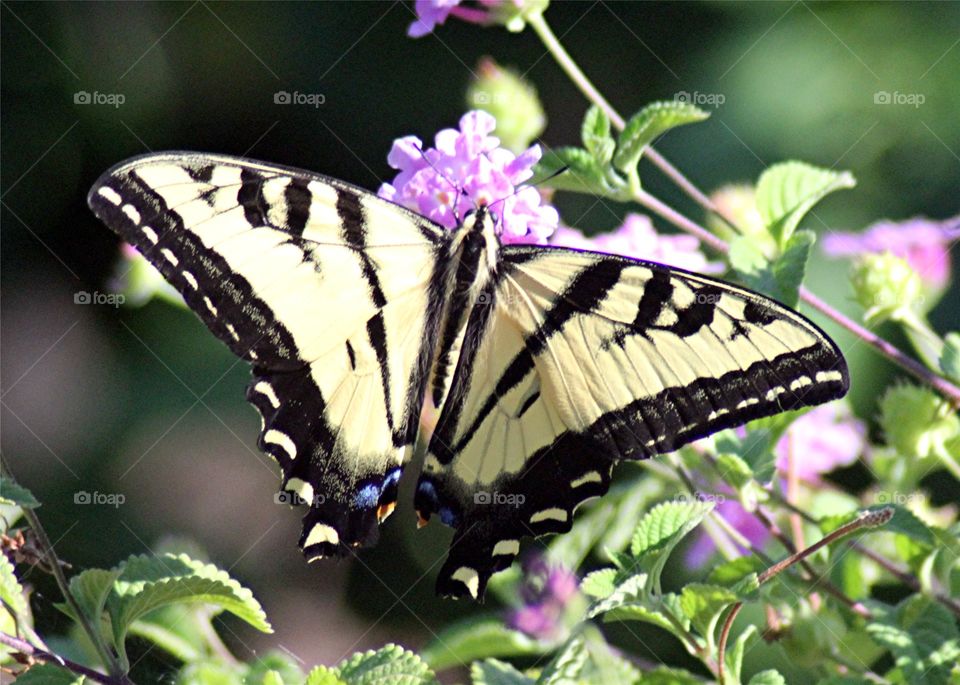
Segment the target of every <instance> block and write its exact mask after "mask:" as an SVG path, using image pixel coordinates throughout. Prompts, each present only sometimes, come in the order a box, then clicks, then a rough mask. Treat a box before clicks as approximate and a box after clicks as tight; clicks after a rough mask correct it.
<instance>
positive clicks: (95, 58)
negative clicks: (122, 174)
mask: <svg viewBox="0 0 960 685" xmlns="http://www.w3.org/2000/svg"><path fill="white" fill-rule="evenodd" d="M546 16H547V19H548V21H550V22H551V24H552V26H553V27H554V30H555V31H556V33H557V34H558V35H559V36H560V37H561V38H562V40H563V42H564V44H565V45H566V46H567V47H568V49H569V50H570V52H571V53H572V54H573V56H574V57H575V58H576V59H577V60H578V62H579V63H580V65H581V66H582V67H583V68H584V69H585V70H586V72H587V73H588V74H589V75H590V76H591V78H593V79H594V81H595V83H596V85H597V86H598V88H599V89H600V90H601V91H602V92H603V93H604V94H605V95H606V96H607V97H608V98H609V99H610V100H611V101H612V102H613V103H614V105H615V106H616V107H617V108H618V109H619V110H620V111H621V113H623V114H625V115H629V114H630V113H632V112H633V111H635V110H637V109H639V108H640V107H641V106H643V105H644V104H646V103H648V102H650V101H652V100H657V99H671V98H673V97H674V96H675V94H676V93H678V92H680V91H686V92H689V93H692V92H700V93H712V94H722V95H723V97H724V103H723V104H722V105H721V106H720V107H719V108H717V109H716V111H715V113H714V116H713V117H712V118H711V119H710V120H709V121H707V122H706V123H703V124H699V125H696V126H693V127H689V128H684V129H682V130H681V131H678V132H675V133H672V134H669V135H668V136H666V138H665V139H663V140H662V141H661V142H660V143H659V144H658V146H657V147H658V149H660V151H661V152H663V153H664V154H665V155H666V156H667V157H668V158H670V159H671V160H672V161H674V163H676V164H677V165H678V166H679V167H680V168H681V169H682V170H684V172H685V173H687V174H688V176H689V177H690V178H691V179H692V180H693V181H694V182H695V183H696V184H698V185H699V186H700V187H701V188H703V189H705V190H708V191H709V190H713V189H715V188H717V187H719V186H720V185H722V184H724V183H727V182H731V181H750V180H755V179H756V177H757V176H758V175H759V173H760V172H762V171H763V169H764V168H765V167H766V166H767V165H769V164H771V163H773V162H776V161H780V160H784V159H793V158H797V159H803V160H805V161H809V162H811V163H814V164H818V165H821V166H825V167H835V168H838V169H849V170H852V171H853V172H854V173H855V175H856V176H857V178H858V181H859V185H858V187H857V188H856V189H855V190H853V191H844V192H842V193H840V194H838V195H836V196H833V197H831V198H830V199H828V200H827V201H826V202H825V203H824V204H823V205H822V206H820V207H818V208H817V209H816V213H815V215H814V216H812V217H810V218H809V219H808V220H807V222H806V223H807V225H809V226H810V227H812V228H814V229H816V230H818V231H821V232H822V231H824V230H828V227H829V229H837V230H859V229H860V228H862V227H864V226H866V225H868V224H869V223H871V222H872V221H874V220H877V219H880V218H884V217H887V218H892V219H903V218H909V217H911V216H914V215H926V216H930V217H934V218H944V217H947V216H950V215H952V214H955V213H956V212H957V209H958V190H960V117H958V112H960V87H958V86H960V77H958V74H960V45H958V42H960V5H958V4H956V3H928V4H925V3H909V4H907V3H900V4H898V3H876V4H872V3H804V2H792V3H791V2H786V3H774V2H769V3H768V2H750V3H692V2H684V3H657V4H654V3H642V4H625V3H578V2H563V3H555V4H554V5H553V6H551V7H550V9H549V10H548V12H547V15H546ZM0 17H2V20H0V21H2V28H0V30H2V36H0V38H2V53H0V57H2V125H0V132H2V139H3V158H2V177H0V181H2V183H0V187H2V213H0V218H2V320H0V322H2V346H3V355H2V392H3V405H2V414H0V418H2V428H3V434H2V437H3V444H2V449H3V453H4V455H5V458H6V459H7V460H8V462H9V463H10V464H11V466H12V468H13V470H14V473H15V475H16V476H17V477H18V478H19V479H20V480H21V481H22V482H23V483H24V484H25V485H27V486H28V487H30V488H31V489H32V490H33V491H34V493H36V495H37V496H38V497H39V498H40V499H41V500H42V501H43V508H42V509H41V510H40V515H41V518H42V520H43V521H44V523H45V524H46V526H47V529H48V531H49V533H50V534H51V537H52V538H53V540H54V541H55V544H56V548H57V551H58V552H59V553H60V555H61V556H62V557H63V558H65V559H67V560H69V561H70V562H71V563H73V564H75V565H76V566H77V567H79V568H83V567H87V566H103V567H108V566H111V565H113V564H114V563H116V562H117V561H118V560H119V559H121V558H123V557H125V556H126V555H129V554H142V553H150V552H151V551H152V550H155V549H157V547H158V545H160V544H162V540H163V538H164V536H166V535H170V534H176V535H180V536H186V537H189V538H191V539H193V540H195V541H196V542H197V543H198V544H199V545H200V546H201V547H202V548H203V549H205V550H206V552H207V553H208V554H209V556H210V558H211V559H212V560H213V561H214V562H216V563H217V564H218V565H220V566H221V567H223V568H228V569H230V572H231V573H232V574H234V575H235V576H237V577H239V578H240V579H241V580H242V581H243V582H244V583H246V584H248V585H249V586H250V587H252V589H253V590H254V592H255V594H256V596H257V597H258V598H259V599H260V600H261V601H262V602H263V604H264V605H265V608H266V610H267V613H268V615H269V616H270V618H271V620H272V621H273V624H274V626H275V628H276V631H277V632H276V634H275V635H274V636H260V635H255V634H253V633H252V631H250V630H248V629H246V628H245V627H243V626H238V625H237V624H235V623H227V624H225V630H226V632H227V636H226V637H227V640H228V642H229V643H230V644H231V646H233V647H234V648H235V649H236V650H237V651H238V653H239V654H240V655H241V656H242V657H244V658H248V657H249V656H250V651H249V650H258V651H259V650H262V649H263V648H265V647H266V646H274V647H276V646H281V647H282V648H284V649H287V650H289V651H290V652H292V653H294V654H296V655H297V656H298V657H299V658H302V659H304V660H305V661H306V662H308V663H314V662H318V661H323V662H333V661H335V660H337V659H339V658H340V657H341V656H343V655H344V654H345V653H347V652H349V651H352V650H355V649H360V648H366V647H370V646H374V645H379V644H381V643H383V642H384V641H386V640H388V639H395V640H400V641H402V642H404V643H405V644H407V645H411V646H417V645H422V644H423V643H424V642H425V641H427V640H428V639H429V638H430V637H431V634H432V633H433V632H434V631H438V630H439V629H440V628H441V626H443V625H444V624H446V623H447V622H448V621H449V620H450V618H452V617H453V616H458V615H462V614H463V613H465V612H466V611H467V607H465V606H464V605H463V604H453V603H449V602H440V601H439V600H436V599H434V598H433V595H432V585H433V581H434V579H435V575H436V569H437V566H436V563H437V562H438V560H439V559H440V557H441V555H442V554H443V552H444V549H445V545H446V544H447V541H448V539H449V531H447V530H446V529H443V528H442V527H441V526H430V527H428V528H427V529H425V530H423V531H420V532H419V533H417V532H416V531H415V529H414V526H413V513H412V510H411V507H409V506H406V502H405V501H404V500H402V501H401V506H400V510H399V512H398V515H397V516H394V517H393V518H391V519H390V521H389V522H388V524H387V525H386V526H385V531H384V532H385V535H384V537H383V541H382V543H381V545H380V546H379V547H378V548H376V549H374V550H369V551H367V552H365V553H364V554H363V555H362V557H361V559H360V561H354V562H341V563H336V562H324V563H321V564H315V565H311V566H309V567H308V566H307V565H306V564H305V563H304V562H303V559H302V557H301V554H300V552H299V551H298V550H297V549H296V546H295V543H296V538H297V535H298V533H299V520H298V519H299V517H298V515H297V514H296V513H295V512H291V511H289V510H288V509H287V507H286V506H277V505H275V504H274V503H273V499H272V496H273V492H274V491H275V488H276V485H277V477H276V472H275V469H274V467H273V465H272V463H271V462H269V461H268V460H267V458H266V457H264V456H263V455H261V454H259V453H258V452H257V450H256V447H255V438H256V430H257V419H256V414H255V412H254V411H253V409H252V408H250V407H248V406H247V405H246V404H245V402H244V401H243V388H244V386H245V384H246V382H247V378H248V374H247V371H246V369H245V368H243V365H241V364H235V363H234V359H233V358H232V357H231V356H230V354H229V353H228V352H227V351H226V349H225V348H223V347H222V346H220V345H219V344H218V343H217V342H216V341H215V340H214V339H213V337H212V336H210V335H209V334H208V333H207V332H206V331H205V329H204V328H203V327H202V325H201V324H200V323H199V322H198V321H197V320H195V319H194V317H193V316H192V315H190V314H188V313H185V312H184V311H182V310H179V309H177V308H175V307H172V306H170V305H167V304H165V303H158V302H155V303H152V304H150V305H148V306H146V307H144V308H142V309H129V308H124V309H115V308H113V307H109V306H91V305H87V306H80V305H75V304H74V295H75V293H77V292H78V291H90V292H93V291H100V292H106V291H107V290H108V285H107V282H108V280H109V278H110V276H111V273H112V272H113V269H114V265H115V263H116V260H117V257H118V245H117V242H116V239H115V237H114V235H113V234H112V233H111V232H109V231H108V230H107V229H105V228H104V227H103V226H101V225H100V224H98V223H97V222H96V220H95V219H94V218H93V216H92V215H91V214H90V212H89V211H88V210H87V208H86V205H85V201H84V199H85V195H86V192H87V189H88V188H89V186H90V185H91V183H92V182H93V181H94V179H95V178H96V177H97V176H98V175H99V174H100V173H101V172H103V171H104V170H105V169H107V168H108V167H109V166H111V165H113V164H115V163H116V162H118V161H120V160H122V159H124V158H126V157H129V156H131V155H135V154H140V153H144V152H147V151H150V150H164V149H190V150H205V151H216V152H222V153H231V154H245V155H248V156H251V157H254V158H261V159H264V160H269V161H273V162H278V163H282V164H287V165H293V166H300V167H304V168H307V169H312V170H315V171H318V172H321V173H324V174H328V175H331V176H337V177H340V178H343V179H346V180H349V181H352V182H354V183H357V184H359V185H362V186H364V187H368V188H371V189H375V188H376V187H377V186H378V185H379V183H380V182H381V181H383V180H385V179H388V178H389V177H390V170H389V168H388V166H387V164H386V154H387V152H388V150H389V148H390V144H391V142H392V141H393V139H394V138H396V137H399V136H401V135H406V134H410V133H414V134H416V135H419V136H420V137H421V138H423V139H425V140H431V139H432V136H433V133H434V132H435V131H436V130H438V129H439V128H442V127H445V126H452V125H455V124H456V121H457V119H458V118H459V117H460V115H461V114H462V113H463V112H464V111H465V104H464V93H465V90H466V88H467V86H468V84H469V83H470V80H471V78H472V70H473V69H475V66H476V64H477V61H478V59H479V58H481V57H482V56H484V55H491V56H493V57H495V59H496V60H497V61H499V62H500V63H501V64H504V65H509V66H513V67H515V68H516V69H518V70H519V71H520V72H523V73H525V74H526V77H527V78H528V79H529V80H530V81H532V82H533V83H534V84H535V85H536V87H537V88H538V90H539V92H540V94H541V98H542V100H543V102H544V105H545V108H546V111H547V115H548V119H549V126H548V128H547V131H546V133H545V134H544V142H545V144H547V145H550V146H554V145H563V144H572V143H575V142H576V140H577V137H578V131H579V122H580V119H581V118H582V116H583V113H584V111H585V110H586V108H587V104H586V103H585V101H584V99H583V98H582V97H581V96H580V94H579V92H578V91H577V90H576V89H575V88H574V86H573V85H572V84H571V83H570V82H569V81H568V80H567V79H566V77H565V76H564V75H563V73H562V72H561V71H560V69H559V68H558V67H557V65H556V64H555V63H554V61H553V60H552V58H551V57H550V56H549V55H548V54H546V53H545V50H544V48H543V46H542V45H541V44H540V43H539V41H538V40H537V39H536V36H535V35H534V34H533V33H532V32H530V31H527V32H524V33H522V34H519V35H517V34H510V33H508V32H506V31H505V30H503V29H500V28H491V29H481V28H478V27H475V26H470V25H466V24H463V23H461V22H458V21H456V20H454V19H451V20H450V21H449V22H448V23H447V25H446V26H444V27H441V28H440V29H439V30H438V32H437V34H436V35H434V36H430V37H426V38H423V39H420V40H416V41H415V40H411V39H409V38H407V37H406V35H405V31H406V27H407V25H408V24H409V22H410V21H411V19H412V14H411V9H410V6H408V5H404V4H391V3H380V2H370V3H349V4H348V3H317V4H288V3H269V4H256V3H250V4H221V3H202V2H197V3H136V4H134V3H48V4H39V3H20V2H10V3H4V4H3V6H2V8H0ZM280 90H285V91H300V92H303V93H321V94H323V96H324V104H323V105H322V106H320V107H318V108H313V107H309V106H291V105H287V106H283V105H277V104H275V103H274V98H273V94H274V93H275V92H276V91H280ZM80 91H86V92H90V93H92V92H94V91H97V92H99V93H109V94H122V95H123V96H124V99H125V101H124V103H123V105H121V106H119V107H111V106H109V105H94V104H89V105H82V104H75V101H74V100H75V93H77V92H80ZM878 91H888V92H893V91H899V92H901V93H909V94H922V95H923V96H924V98H925V101H924V103H923V104H922V105H921V106H919V107H911V106H908V105H878V104H875V102H874V94H875V93H876V92H878ZM644 179H645V182H646V184H647V186H646V187H647V188H648V189H650V190H651V191H653V192H654V193H655V194H656V195H658V196H659V197H661V199H663V200H665V201H667V202H669V203H670V204H672V205H674V206H677V207H678V208H680V209H682V210H683V211H685V212H687V213H688V214H689V215H690V216H691V217H692V218H694V219H696V220H702V219H703V216H702V213H701V212H700V211H698V209H697V208H696V207H694V206H692V205H691V204H690V203H689V201H687V200H686V199H685V198H684V197H683V196H681V195H679V194H678V192H677V191H675V190H674V189H673V188H672V187H671V186H670V185H669V184H668V183H667V182H666V181H665V180H664V179H663V178H662V177H661V176H660V175H659V174H658V173H657V171H656V170H655V169H652V168H645V169H644ZM558 203H559V205H560V208H561V212H562V213H563V214H564V215H565V216H570V217H572V216H580V215H581V213H582V211H583V210H586V209H587V208H589V207H590V206H591V205H593V201H592V199H590V198H569V197H561V198H559V199H558ZM627 209H628V208H627V207H625V206H618V205H609V204H608V205H602V206H598V207H595V208H593V209H592V210H591V211H589V212H588V213H587V214H586V216H585V218H583V219H582V220H580V221H579V226H580V227H581V228H584V229H585V230H587V231H588V232H592V231H595V230H601V229H608V228H611V227H613V226H615V225H616V224H617V223H618V217H619V216H621V215H622V214H623V213H624V212H625V211H627ZM611 210H612V211H611ZM815 262H816V263H815V264H814V265H813V266H812V270H813V280H812V286H813V289H814V290H816V291H817V292H819V293H821V294H822V295H824V296H825V297H826V298H827V299H828V300H830V301H831V302H832V303H833V304H835V305H837V306H840V307H842V308H844V309H846V310H847V311H850V312H856V308H855V307H853V306H851V305H850V304H849V302H848V300H849V290H848V286H847V285H846V278H845V271H846V268H847V267H846V265H845V264H844V263H843V262H836V261H827V260H825V259H824V258H822V257H820V256H818V257H817V258H816V259H815ZM933 319H934V322H935V324H936V325H937V327H938V328H939V329H941V330H943V329H945V328H948V327H949V328H957V327H958V320H960V313H958V305H957V298H956V290H954V291H953V292H951V293H948V294H947V295H946V297H945V298H944V300H943V301H942V302H941V304H940V306H939V307H938V308H937V309H936V310H935V312H934V313H933ZM828 330H830V331H831V332H835V329H834V328H831V327H829V326H828ZM840 342H841V345H842V346H843V347H844V348H845V349H846V350H847V352H848V354H849V355H850V357H851V362H852V366H853V375H854V383H855V388H854V401H855V405H856V407H857V409H858V412H859V413H860V414H861V415H862V416H863V417H864V418H867V419H869V418H870V417H871V416H872V415H873V414H874V413H875V411H876V406H875V399H876V396H875V393H876V389H877V388H880V387H882V385H883V383H884V382H885V379H886V378H887V377H888V375H889V373H890V370H889V369H888V368H887V367H886V366H884V365H883V364H881V363H879V362H877V360H876V358H875V357H874V356H872V354H871V353H869V352H868V351H866V350H865V346H863V345H862V344H856V343H854V342H853V341H851V340H850V339H849V338H846V337H841V338H840ZM408 486H409V484H408ZM81 491H86V492H94V491H97V492H100V493H111V494H122V495H123V497H124V498H125V501H124V503H123V504H122V505H121V506H118V507H110V506H92V505H86V506H84V505H76V504H74V497H75V493H77V492H81ZM44 587H45V586H44V585H43V583H42V582H41V585H40V589H41V602H40V603H39V604H40V605H41V610H40V613H39V616H38V620H39V622H40V623H41V625H42V626H44V625H45V626H49V627H50V628H51V629H56V627H57V626H58V625H59V623H58V619H57V617H56V613H55V612H54V611H53V610H52V609H49V605H50V601H52V600H51V598H49V597H47V598H46V599H44V597H43V596H42V595H43V592H42V591H43V589H44ZM44 605H45V606H46V607H47V609H44V608H43V606H44Z"/></svg>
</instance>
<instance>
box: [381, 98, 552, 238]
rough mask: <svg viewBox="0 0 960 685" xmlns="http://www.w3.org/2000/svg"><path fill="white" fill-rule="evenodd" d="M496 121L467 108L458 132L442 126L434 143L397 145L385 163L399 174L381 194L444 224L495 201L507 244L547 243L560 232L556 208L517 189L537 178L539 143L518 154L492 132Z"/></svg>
mask: <svg viewBox="0 0 960 685" xmlns="http://www.w3.org/2000/svg"><path fill="white" fill-rule="evenodd" d="M496 125H497V122H496V119H494V118H493V117H492V116H491V115H490V114H487V113H486V112H482V111H472V112H467V113H466V114H464V115H463V117H461V119H460V130H456V129H451V128H448V129H443V130H442V131H440V132H439V133H437V135H436V136H435V139H434V145H435V147H431V148H426V149H424V147H423V143H422V142H421V141H420V139H419V138H417V137H415V136H406V137H404V138H400V139H398V140H396V141H394V143H393V148H392V149H391V150H390V154H389V155H388V156H387V162H388V163H389V164H390V166H391V167H393V168H394V169H396V170H397V171H398V172H399V173H398V174H397V175H396V177H395V178H394V179H393V181H392V182H391V183H384V184H383V185H382V186H380V190H379V191H378V194H379V195H380V197H382V198H384V199H387V200H390V201H392V202H396V203H397V204H400V205H403V206H404V207H407V208H409V209H412V210H413V211H415V212H418V213H420V214H423V215H424V216H426V217H427V218H429V219H432V220H433V221H435V222H437V223H438V224H440V225H441V226H445V227H446V228H456V227H457V224H458V223H459V221H460V220H461V219H462V218H463V216H464V215H465V214H466V213H467V212H468V211H470V210H472V209H475V208H476V207H477V206H478V205H492V204H494V203H495V207H494V208H493V210H492V211H493V212H494V214H495V215H496V216H497V217H498V219H499V221H498V227H499V229H500V239H501V240H502V241H503V242H504V243H544V242H546V239H547V238H548V237H549V236H550V234H551V233H553V232H554V230H556V227H557V223H558V221H559V216H558V214H557V210H556V209H554V208H553V207H551V206H550V205H547V204H543V202H542V198H541V197H540V193H538V192H537V190H536V188H532V187H526V188H521V189H520V190H517V187H518V186H519V185H520V184H522V183H523V182H524V181H527V180H529V179H530V177H531V176H533V166H534V164H536V163H537V162H538V161H539V160H540V156H541V151H540V146H539V145H533V146H531V147H529V148H527V149H526V150H525V151H524V152H522V153H521V154H520V155H515V154H514V153H512V152H510V151H509V150H507V149H505V148H502V147H500V140H499V139H498V138H496V137H495V136H492V135H490V134H491V132H492V131H493V130H494V129H495V128H496Z"/></svg>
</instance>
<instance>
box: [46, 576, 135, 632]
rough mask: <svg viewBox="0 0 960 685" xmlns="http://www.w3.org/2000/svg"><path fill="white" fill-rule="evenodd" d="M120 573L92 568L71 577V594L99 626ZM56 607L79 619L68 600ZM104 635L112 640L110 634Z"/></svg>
mask: <svg viewBox="0 0 960 685" xmlns="http://www.w3.org/2000/svg"><path fill="white" fill-rule="evenodd" d="M119 575H120V571H119V570H112V571H107V570H104V569H101V568H91V569H87V570H86V571H84V572H83V573H80V574H78V575H75V576H74V577H73V578H71V579H70V586H69V587H70V594H71V595H73V597H74V599H76V601H77V604H78V605H79V606H80V610H81V611H82V612H83V614H84V616H86V618H87V619H88V620H89V621H90V622H91V623H92V624H93V625H94V626H95V627H97V628H99V627H100V626H101V623H102V615H103V610H104V606H105V605H106V603H107V598H108V597H109V596H110V592H111V591H112V590H113V583H114V581H115V580H116V579H117V577H118V576H119ZM56 607H57V609H59V610H60V611H62V612H63V613H64V614H66V615H67V616H69V617H70V618H72V619H73V620H74V621H79V617H77V616H76V615H74V611H73V607H71V606H70V605H69V604H67V603H66V602H63V603H59V604H57V605H56ZM101 632H102V631H101ZM103 636H104V638H106V641H107V642H110V641H111V640H110V637H109V636H108V635H103Z"/></svg>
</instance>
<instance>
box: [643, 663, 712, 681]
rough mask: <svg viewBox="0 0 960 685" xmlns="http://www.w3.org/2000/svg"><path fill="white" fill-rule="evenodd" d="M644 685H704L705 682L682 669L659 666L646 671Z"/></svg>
mask: <svg viewBox="0 0 960 685" xmlns="http://www.w3.org/2000/svg"><path fill="white" fill-rule="evenodd" d="M640 683H641V684H642V685H703V683H704V681H703V680H701V679H700V678H698V677H697V676H695V675H694V674H692V673H690V672H689V671H684V670H683V669H682V668H670V667H669V666H658V667H657V668H655V669H653V670H652V671H646V672H645V673H644V674H643V678H641V680H640Z"/></svg>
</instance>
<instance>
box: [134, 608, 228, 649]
mask: <svg viewBox="0 0 960 685" xmlns="http://www.w3.org/2000/svg"><path fill="white" fill-rule="evenodd" d="M211 613H213V612H212V611H211V610H210V608H209V607H204V606H197V605H193V606H190V605H186V604H170V605H167V606H165V607H160V608H159V609H157V610H155V611H151V612H150V613H149V614H147V615H146V616H144V617H143V618H141V619H139V620H137V621H134V622H133V623H132V624H131V625H130V630H129V634H131V635H137V636H138V637H141V638H143V639H145V640H149V641H150V642H152V643H153V644H155V645H157V646H158V647H160V648H161V649H164V650H166V651H167V652H169V653H170V654H172V655H173V656H175V657H176V658H178V659H179V660H180V661H183V662H184V663H189V662H191V661H197V660H198V659H201V658H202V657H203V656H204V654H205V652H206V651H207V644H208V643H207V637H208V633H209V632H210V631H211V630H212V628H211V627H210V614H211Z"/></svg>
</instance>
